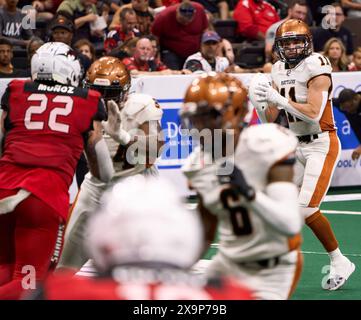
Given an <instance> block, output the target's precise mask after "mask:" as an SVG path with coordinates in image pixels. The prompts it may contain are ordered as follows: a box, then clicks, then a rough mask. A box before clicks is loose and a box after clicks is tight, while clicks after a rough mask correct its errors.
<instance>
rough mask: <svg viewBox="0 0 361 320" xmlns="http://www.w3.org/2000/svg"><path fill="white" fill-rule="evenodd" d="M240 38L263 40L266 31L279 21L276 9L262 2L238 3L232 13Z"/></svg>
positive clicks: (250, 0)
mask: <svg viewBox="0 0 361 320" xmlns="http://www.w3.org/2000/svg"><path fill="white" fill-rule="evenodd" d="M233 18H234V20H236V21H237V23H238V33H239V35H240V36H242V37H245V38H247V39H250V40H264V39H265V34H266V31H267V29H268V28H269V27H270V26H271V25H272V24H274V23H276V22H277V21H279V20H280V18H279V16H278V14H277V11H276V9H275V8H274V7H273V6H272V5H270V4H269V3H267V2H266V1H264V0H244V1H239V2H238V4H237V6H236V8H235V9H234V13H233Z"/></svg>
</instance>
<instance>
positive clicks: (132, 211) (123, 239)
mask: <svg viewBox="0 0 361 320" xmlns="http://www.w3.org/2000/svg"><path fill="white" fill-rule="evenodd" d="M105 199H106V200H105V201H102V205H101V207H100V209H99V212H97V214H96V215H94V216H93V217H91V218H90V223H89V226H88V227H87V231H86V232H87V234H88V238H87V241H86V248H87V250H88V251H89V253H90V256H91V257H92V258H93V261H94V263H95V266H96V268H97V270H98V271H99V274H100V275H101V276H97V277H95V278H85V277H78V276H75V277H74V276H72V273H70V274H69V273H67V272H65V273H61V272H59V273H57V274H55V275H54V276H52V277H49V278H48V279H47V280H46V282H45V283H44V285H43V286H42V289H41V290H39V291H38V292H37V295H36V296H33V298H36V299H49V300H59V299H61V300H64V299H65V300H84V299H87V300H88V299H91V300H104V299H105V300H165V299H166V300H194V299H196V300H213V299H217V300H218V299H220V300H225V299H229V300H244V299H251V298H252V295H251V292H250V290H249V289H248V288H246V287H245V286H243V285H242V284H240V283H239V282H238V281H237V280H235V279H232V278H230V277H217V278H213V279H209V280H208V281H207V279H206V278H205V277H204V276H199V275H194V274H191V273H190V272H189V270H188V269H189V268H190V266H192V264H194V262H195V261H196V260H197V259H198V258H199V256H200V254H201V252H202V250H203V248H204V238H203V232H202V225H201V222H200V218H199V216H198V214H197V213H195V212H194V211H188V210H186V209H185V208H184V205H183V204H182V203H181V200H180V198H179V196H178V195H177V191H176V190H175V189H174V187H173V186H172V185H171V184H170V183H169V182H166V181H164V180H163V179H161V178H154V177H144V176H142V175H137V176H133V177H129V178H126V179H124V180H122V181H120V182H118V183H117V184H116V185H115V186H114V188H113V189H112V190H111V191H110V192H109V193H106V194H105Z"/></svg>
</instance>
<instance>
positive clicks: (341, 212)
mask: <svg viewBox="0 0 361 320" xmlns="http://www.w3.org/2000/svg"><path fill="white" fill-rule="evenodd" d="M321 211H322V213H328V214H350V215H356V216H357V215H360V214H361V212H360V211H338V210H321Z"/></svg>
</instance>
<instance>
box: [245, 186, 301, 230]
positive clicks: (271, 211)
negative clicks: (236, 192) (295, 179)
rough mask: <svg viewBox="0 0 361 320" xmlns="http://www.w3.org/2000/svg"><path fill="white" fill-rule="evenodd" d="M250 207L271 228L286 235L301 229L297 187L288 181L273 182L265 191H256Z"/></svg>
mask: <svg viewBox="0 0 361 320" xmlns="http://www.w3.org/2000/svg"><path fill="white" fill-rule="evenodd" d="M249 206H250V208H252V209H253V211H254V212H255V213H256V214H257V215H258V216H260V217H261V218H262V219H263V220H265V221H266V222H267V223H268V224H269V225H271V226H272V228H274V229H276V230H277V231H279V232H280V233H282V234H284V235H286V236H294V235H296V234H297V233H299V232H300V231H301V228H302V217H301V213H300V210H299V207H298V189H297V187H296V185H295V184H293V183H290V182H274V183H271V184H269V185H268V186H267V187H266V190H265V192H264V193H263V192H260V191H258V192H257V193H256V198H255V200H254V201H253V202H250V203H249Z"/></svg>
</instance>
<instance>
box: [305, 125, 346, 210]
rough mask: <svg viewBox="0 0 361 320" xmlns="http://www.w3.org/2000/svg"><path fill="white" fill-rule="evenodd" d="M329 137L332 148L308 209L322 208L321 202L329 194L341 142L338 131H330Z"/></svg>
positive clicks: (329, 150) (330, 147)
mask: <svg viewBox="0 0 361 320" xmlns="http://www.w3.org/2000/svg"><path fill="white" fill-rule="evenodd" d="M328 135H329V137H330V146H329V149H328V153H327V156H326V159H325V162H324V163H323V167H322V171H321V174H320V176H319V178H318V181H317V184H316V188H315V191H314V192H313V195H312V198H311V200H310V203H309V204H308V207H311V208H316V207H319V206H320V203H321V200H322V198H323V196H324V195H325V194H326V192H327V189H328V186H329V183H330V180H331V177H332V172H333V169H334V166H335V162H336V159H337V157H338V153H339V141H338V138H337V134H336V131H330V132H329V133H328Z"/></svg>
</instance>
